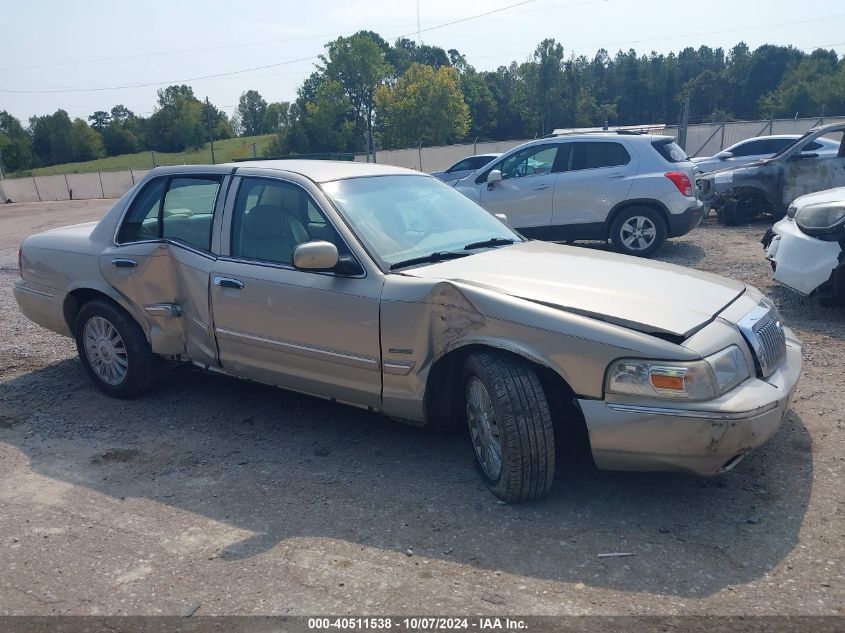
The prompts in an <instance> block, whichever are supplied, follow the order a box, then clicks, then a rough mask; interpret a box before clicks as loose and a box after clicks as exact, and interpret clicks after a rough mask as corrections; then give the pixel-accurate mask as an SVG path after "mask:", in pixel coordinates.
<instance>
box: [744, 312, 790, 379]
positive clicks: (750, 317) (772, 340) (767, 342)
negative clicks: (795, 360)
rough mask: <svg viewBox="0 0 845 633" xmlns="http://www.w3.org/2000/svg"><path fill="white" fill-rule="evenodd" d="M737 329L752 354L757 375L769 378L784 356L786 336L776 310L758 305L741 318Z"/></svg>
mask: <svg viewBox="0 0 845 633" xmlns="http://www.w3.org/2000/svg"><path fill="white" fill-rule="evenodd" d="M739 329H740V330H741V331H742V333H743V335H744V336H745V339H746V341H748V344H749V345H750V346H751V349H752V351H753V352H754V359H755V360H756V362H757V370H758V372H759V374H760V375H761V376H762V377H764V378H767V377H769V376H771V375H772V374H773V373H774V372H775V370H776V369H777V368H778V367H779V366H780V364H781V362H783V359H784V357H785V356H786V336H785V334H784V332H783V324H782V323H781V321H780V316H779V315H778V312H777V310H776V309H775V308H774V306H770V305H759V306H757V307H756V308H754V309H753V310H752V311H751V312H749V313H748V314H746V315H745V316H744V317H743V318H742V320H741V321H740V323H739Z"/></svg>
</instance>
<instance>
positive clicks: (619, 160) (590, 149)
mask: <svg viewBox="0 0 845 633" xmlns="http://www.w3.org/2000/svg"><path fill="white" fill-rule="evenodd" d="M630 161H631V157H630V156H629V155H628V151H627V150H626V149H625V148H624V147H623V146H622V144H621V143H608V142H598V143H573V144H572V161H571V163H570V167H569V170H570V171H580V170H582V169H600V168H602V167H619V166H620V165H627V164H628V163H629V162H630Z"/></svg>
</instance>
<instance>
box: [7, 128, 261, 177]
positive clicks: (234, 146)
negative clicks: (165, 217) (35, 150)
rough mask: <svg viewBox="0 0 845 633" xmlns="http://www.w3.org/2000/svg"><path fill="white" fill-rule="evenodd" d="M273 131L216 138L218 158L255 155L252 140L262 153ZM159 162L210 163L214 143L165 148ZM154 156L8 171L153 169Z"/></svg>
mask: <svg viewBox="0 0 845 633" xmlns="http://www.w3.org/2000/svg"><path fill="white" fill-rule="evenodd" d="M273 136H274V135H273V134H265V135H263V136H244V137H241V138H230V139H226V140H225V141H214V158H215V162H218V163H227V162H229V161H231V160H232V159H233V158H249V157H252V144H253V143H255V152H256V155H257V156H262V154H263V152H264V149H265V148H266V147H267V146H268V145H269V144H270V141H271V140H272V139H273ZM155 162H156V165H157V166H159V167H160V166H162V165H202V164H206V163H208V164H210V163H211V146H210V145H209V144H208V143H206V144H205V146H204V147H203V148H202V149H196V150H189V151H186V152H175V153H172V154H168V153H164V152H156V153H155ZM152 167H153V157H152V155H151V154H150V152H148V151H147V152H138V153H137V154H122V155H120V156H109V157H108V158H99V159H97V160H90V161H88V162H85V163H65V164H63V165H51V166H50V167H39V168H37V169H32V170H29V171H27V172H21V173H16V174H9V177H10V178H15V177H17V176H50V175H52V174H84V173H89V172H95V171H119V170H122V169H151V168H152Z"/></svg>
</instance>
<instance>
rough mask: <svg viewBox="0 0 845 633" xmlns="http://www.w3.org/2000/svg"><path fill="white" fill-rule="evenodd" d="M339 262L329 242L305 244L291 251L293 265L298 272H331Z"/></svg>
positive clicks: (334, 247)
mask: <svg viewBox="0 0 845 633" xmlns="http://www.w3.org/2000/svg"><path fill="white" fill-rule="evenodd" d="M339 261H340V256H339V255H338V252H337V246H335V245H334V244H332V243H331V242H323V241H319V242H305V243H304V244H300V245H299V246H297V247H296V248H295V249H294V251H293V265H294V267H296V268H298V269H300V270H331V269H333V268H334V267H335V266H337V263H338V262H339Z"/></svg>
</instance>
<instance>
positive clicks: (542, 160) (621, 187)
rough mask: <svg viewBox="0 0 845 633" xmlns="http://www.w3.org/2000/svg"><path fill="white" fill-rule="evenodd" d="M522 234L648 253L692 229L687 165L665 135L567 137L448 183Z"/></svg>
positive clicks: (529, 146) (695, 212)
mask: <svg viewBox="0 0 845 633" xmlns="http://www.w3.org/2000/svg"><path fill="white" fill-rule="evenodd" d="M455 188H456V189H458V190H459V191H460V192H462V193H463V194H464V195H466V196H468V197H469V198H471V199H472V200H474V201H476V202H477V203H479V204H480V205H481V206H483V207H484V208H485V209H487V210H488V211H489V212H490V213H494V214H499V213H502V214H505V215H507V217H508V223H509V224H510V225H511V226H513V227H514V228H516V229H518V230H519V231H520V232H521V233H523V234H524V235H526V236H528V237H533V238H537V239H542V240H551V241H574V240H610V241H611V242H612V243H613V246H614V248H615V249H616V250H617V251H619V252H620V253H625V254H628V255H639V256H642V257H647V256H650V255H651V254H652V253H654V251H656V250H657V249H658V248H659V247H660V245H661V244H663V242H664V241H665V240H666V238H667V237H676V236H679V235H684V234H686V233H689V232H690V231H691V230H692V229H693V228H695V227H696V226H698V224H699V222H701V218H702V216H703V209H704V206H703V205H702V203H701V202H700V201H699V200H698V196H697V194H698V191H697V190H696V187H695V170H694V167H693V164H692V162H691V161H690V160H689V158H688V157H687V155H686V153H685V152H684V150H682V149H681V148H680V147H679V146H678V145H677V144H676V143H675V141H674V139H672V138H671V137H668V136H653V135H647V134H632V133H617V132H614V133H606V132H605V133H593V134H578V135H566V136H558V137H551V138H543V139H539V140H536V141H531V142H529V143H525V144H524V145H520V146H519V147H516V148H514V149H512V150H511V151H509V152H507V153H506V154H503V155H502V156H501V157H500V158H499V159H498V160H496V161H494V162H492V163H491V164H489V165H486V166H485V167H483V168H481V169H479V170H477V171H475V172H474V173H473V174H471V175H470V176H467V177H466V178H464V179H463V180H460V181H458V182H457V183H456V184H455Z"/></svg>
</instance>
